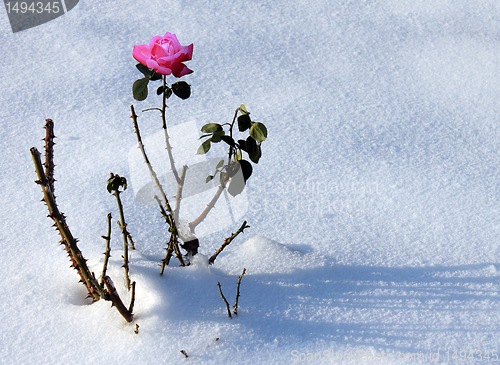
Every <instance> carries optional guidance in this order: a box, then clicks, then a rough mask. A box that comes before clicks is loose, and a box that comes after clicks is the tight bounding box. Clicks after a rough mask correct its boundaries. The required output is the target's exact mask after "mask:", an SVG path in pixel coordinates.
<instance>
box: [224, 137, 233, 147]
mask: <svg viewBox="0 0 500 365" xmlns="http://www.w3.org/2000/svg"><path fill="white" fill-rule="evenodd" d="M221 139H222V140H223V141H224V142H226V143H227V144H228V145H230V146H232V147H236V143H235V142H234V139H233V137H231V136H226V135H224V136H222V137H221Z"/></svg>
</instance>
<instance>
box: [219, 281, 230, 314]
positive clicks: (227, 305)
mask: <svg viewBox="0 0 500 365" xmlns="http://www.w3.org/2000/svg"><path fill="white" fill-rule="evenodd" d="M217 285H218V286H219V293H220V296H221V298H222V300H223V301H224V303H226V308H227V314H228V316H229V318H233V316H232V315H231V310H230V309H229V303H228V302H227V299H226V297H225V296H224V294H222V288H221V286H220V283H219V282H218V283H217Z"/></svg>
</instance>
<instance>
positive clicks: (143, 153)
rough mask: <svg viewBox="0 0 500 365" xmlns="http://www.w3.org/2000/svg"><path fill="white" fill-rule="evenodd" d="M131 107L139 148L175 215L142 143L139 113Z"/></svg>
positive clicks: (167, 204) (170, 209) (168, 207)
mask: <svg viewBox="0 0 500 365" xmlns="http://www.w3.org/2000/svg"><path fill="white" fill-rule="evenodd" d="M130 109H131V110H132V120H133V122H134V129H135V134H136V135H137V141H138V142H139V149H140V150H141V152H142V156H143V157H144V161H145V162H146V165H147V166H148V169H149V172H150V173H151V176H152V177H153V180H154V182H155V185H156V187H157V188H158V190H159V191H160V194H161V197H162V199H163V201H164V202H165V206H166V207H167V210H168V212H169V213H170V214H171V215H172V216H173V211H172V208H171V207H170V204H169V202H168V199H167V195H166V194H165V191H164V190H163V186H162V185H161V184H160V181H159V180H158V176H157V175H156V172H155V171H154V170H153V166H151V163H150V162H149V158H148V156H147V155H146V151H145V150H144V145H143V144H142V139H141V134H140V132H139V126H138V124H137V114H135V110H134V106H133V105H131V106H130Z"/></svg>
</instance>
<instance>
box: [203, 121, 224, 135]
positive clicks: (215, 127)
mask: <svg viewBox="0 0 500 365" xmlns="http://www.w3.org/2000/svg"><path fill="white" fill-rule="evenodd" d="M221 130H222V126H221V125H220V124H217V123H208V124H205V125H204V126H203V127H201V131H202V132H203V133H215V132H217V131H221Z"/></svg>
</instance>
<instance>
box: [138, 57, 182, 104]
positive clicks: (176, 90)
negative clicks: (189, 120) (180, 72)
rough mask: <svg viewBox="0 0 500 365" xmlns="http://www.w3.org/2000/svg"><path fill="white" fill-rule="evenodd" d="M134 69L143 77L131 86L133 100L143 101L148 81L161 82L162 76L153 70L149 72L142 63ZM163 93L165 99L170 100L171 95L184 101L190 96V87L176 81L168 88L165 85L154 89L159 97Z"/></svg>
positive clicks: (146, 93)
mask: <svg viewBox="0 0 500 365" xmlns="http://www.w3.org/2000/svg"><path fill="white" fill-rule="evenodd" d="M135 67H137V69H138V70H139V71H140V72H141V73H142V74H143V75H144V77H143V78H141V79H138V80H136V81H135V82H134V84H133V85H132V93H133V95H134V99H135V100H138V101H143V100H145V99H146V98H147V97H148V85H149V82H150V81H157V80H163V78H164V76H163V75H161V74H159V73H157V72H156V71H155V70H150V69H149V68H148V67H147V66H144V65H143V64H142V63H138V64H137V65H136V66H135ZM163 93H165V96H166V98H167V99H168V98H170V96H172V94H174V95H176V96H177V97H179V98H181V99H183V100H185V99H187V98H189V97H190V96H191V86H190V85H189V84H188V83H187V82H185V81H178V82H175V83H173V84H172V86H168V85H166V84H165V83H164V84H163V85H162V86H160V87H158V88H157V89H156V94H157V95H161V94H163Z"/></svg>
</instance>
